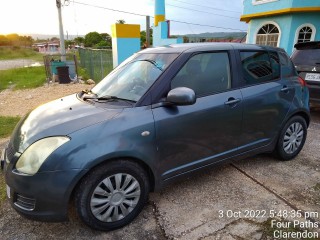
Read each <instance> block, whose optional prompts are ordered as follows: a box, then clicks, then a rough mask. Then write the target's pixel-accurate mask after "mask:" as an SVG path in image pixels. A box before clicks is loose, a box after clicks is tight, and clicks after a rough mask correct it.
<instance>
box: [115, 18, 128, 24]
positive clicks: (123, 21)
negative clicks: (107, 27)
mask: <svg viewBox="0 0 320 240" xmlns="http://www.w3.org/2000/svg"><path fill="white" fill-rule="evenodd" d="M116 23H117V24H125V23H126V21H125V20H123V19H119V20H117V21H116Z"/></svg>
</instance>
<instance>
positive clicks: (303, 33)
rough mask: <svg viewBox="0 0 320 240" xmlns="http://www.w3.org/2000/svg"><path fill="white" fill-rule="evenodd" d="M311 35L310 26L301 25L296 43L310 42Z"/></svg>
mask: <svg viewBox="0 0 320 240" xmlns="http://www.w3.org/2000/svg"><path fill="white" fill-rule="evenodd" d="M311 37H312V29H311V27H308V26H306V27H302V28H301V29H300V31H299V35H298V41H297V43H302V42H310V41H311Z"/></svg>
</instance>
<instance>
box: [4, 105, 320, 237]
mask: <svg viewBox="0 0 320 240" xmlns="http://www.w3.org/2000/svg"><path fill="white" fill-rule="evenodd" d="M319 147H320V111H317V112H312V122H311V124H310V126H309V131H308V137H307V141H306V144H305V147H304V148H303V150H302V152H301V153H300V154H299V156H298V157H297V158H296V159H294V160H293V161H287V162H282V161H278V160H276V159H274V158H272V157H270V156H268V155H259V156H255V157H251V158H247V159H244V160H241V161H237V162H233V163H231V164H227V165H224V166H220V167H217V168H214V169H211V170H207V171H205V172H202V173H201V174H198V175H196V176H193V177H190V178H189V179H185V180H183V181H179V182H177V183H175V184H172V185H170V186H168V187H167V188H165V189H164V190H163V191H161V192H159V193H151V194H150V199H149V202H148V204H147V206H146V207H145V208H144V210H143V211H142V213H141V214H140V215H139V216H138V218H137V219H135V220H134V221H133V222H132V223H131V224H129V225H128V226H126V227H124V228H122V229H119V230H116V231H112V232H107V233H106V232H99V231H94V230H91V229H89V228H88V227H86V226H85V225H83V224H82V223H81V222H80V220H79V219H78V218H77V217H76V216H72V218H71V220H70V221H69V222H65V223H41V222H34V221H30V220H27V219H25V218H22V217H20V216H19V215H18V214H17V213H16V212H15V211H14V210H12V209H11V208H10V206H9V204H8V203H5V204H4V205H3V206H2V209H0V236H1V237H0V238H1V239H130V240H131V239H137V240H140V239H161V240H162V239H188V240H190V239H199V240H200V239H204V240H209V239H223V240H233V239H273V238H274V236H273V234H274V231H275V230H279V229H278V228H277V226H276V224H278V223H279V224H283V223H284V222H285V221H284V220H291V221H294V220H295V222H296V223H298V224H305V225H299V226H298V227H297V226H295V227H294V228H296V229H297V228H300V230H301V231H303V230H306V229H307V228H306V224H309V226H310V224H311V223H313V224H314V222H319V220H320V218H319V214H320V161H319ZM275 212H276V213H277V214H276V215H278V216H273V215H272V214H274V213H275ZM285 213H290V214H291V215H290V214H289V215H290V217H291V218H286V217H287V216H286V215H285ZM297 213H301V214H302V216H301V218H299V216H293V214H297ZM280 215H281V216H280ZM297 215H298V214H297ZM250 216H251V217H250ZM272 219H273V221H272ZM272 225H274V227H273V228H271V226H272ZM286 230H288V229H286V228H284V232H286ZM316 231H318V232H319V231H320V226H319V227H317V228H315V229H313V230H312V229H311V230H309V232H311V233H314V232H316ZM319 236H320V234H319Z"/></svg>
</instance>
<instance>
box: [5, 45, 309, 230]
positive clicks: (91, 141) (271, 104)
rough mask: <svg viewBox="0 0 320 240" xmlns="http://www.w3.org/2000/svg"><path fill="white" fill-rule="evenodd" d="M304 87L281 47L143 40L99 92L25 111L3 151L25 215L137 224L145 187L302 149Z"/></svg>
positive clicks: (14, 199)
mask: <svg viewBox="0 0 320 240" xmlns="http://www.w3.org/2000/svg"><path fill="white" fill-rule="evenodd" d="M308 104H309V92H308V89H307V88H306V84H305V82H304V80H303V79H301V78H300V77H299V76H298V75H297V72H296V70H295V67H294V66H293V64H292V62H291V60H290V58H289V57H288V56H287V54H286V53H285V52H284V50H282V49H279V48H272V47H266V46H257V45H245V44H229V43H226V44H213V43H212V44H211V43H210V44H180V45H170V46H166V47H160V48H152V49H146V50H143V51H141V52H139V53H137V54H135V55H133V56H132V57H130V58H129V59H127V60H126V61H125V62H124V63H122V64H121V65H120V66H119V67H117V68H116V69H115V70H114V71H112V72H111V73H110V74H109V75H108V76H107V77H106V78H105V79H103V80H102V81H101V82H100V83H99V84H98V85H96V86H95V87H94V88H93V89H92V90H86V91H82V92H80V93H77V94H74V95H71V96H66V97H63V98H61V99H58V100H55V101H53V102H50V103H47V104H45V105H42V106H40V107H38V108H37V109H35V110H34V111H32V112H30V113H29V114H28V115H27V116H25V117H24V118H23V119H22V120H21V121H20V122H19V123H18V125H17V126H16V128H15V130H14V132H13V134H12V136H11V140H10V142H9V144H8V146H7V148H6V150H5V151H4V154H3V161H2V162H3V164H2V165H3V168H4V172H5V180H6V184H7V195H8V199H9V201H10V203H11V205H12V207H13V208H14V209H15V210H16V211H17V212H19V213H20V214H22V215H24V216H26V217H29V218H32V219H35V220H43V221H53V220H54V221H60V220H65V219H67V217H68V206H69V203H74V206H75V208H76V210H77V212H78V214H79V216H80V218H81V219H82V220H83V221H84V222H85V223H86V224H87V225H89V226H90V227H92V228H94V229H99V230H112V229H116V228H119V227H122V226H124V225H126V224H128V223H129V222H131V221H132V220H133V219H134V218H135V217H136V216H137V215H138V214H139V213H140V211H141V210H142V208H143V206H144V204H145V203H146V201H147V197H148V193H149V192H150V191H157V190H159V189H161V188H162V187H163V186H165V185H166V184H168V183H170V182H172V181H174V180H176V179H178V178H179V177H184V176H186V175H188V174H191V173H193V172H196V171H198V170H202V169H204V168H206V167H211V166H215V165H217V164H219V163H222V162H227V161H230V160H236V159H241V158H245V157H248V156H252V155H255V154H258V153H265V152H269V153H274V154H275V155H276V156H277V157H278V158H279V159H281V160H290V159H292V158H294V157H295V156H296V155H297V154H298V153H299V152H300V151H301V149H302V147H303V145H304V143H305V140H306V136H307V128H308V125H309V122H310V115H309V105H308Z"/></svg>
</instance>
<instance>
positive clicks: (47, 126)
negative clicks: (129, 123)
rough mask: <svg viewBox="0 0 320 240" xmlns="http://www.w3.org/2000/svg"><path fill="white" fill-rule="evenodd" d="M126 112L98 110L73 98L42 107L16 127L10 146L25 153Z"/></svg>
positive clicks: (66, 98) (62, 99)
mask: <svg viewBox="0 0 320 240" xmlns="http://www.w3.org/2000/svg"><path fill="white" fill-rule="evenodd" d="M122 110H123V109H122V108H118V109H108V108H103V109H102V108H98V107H95V106H94V105H92V104H89V103H87V102H83V101H81V100H79V99H78V98H77V96H76V94H74V95H70V96H67V97H64V98H61V99H57V100H55V101H52V102H49V103H46V104H44V105H41V106H39V107H38V108H36V109H35V110H33V111H32V112H30V113H29V114H28V115H26V116H25V117H24V118H23V119H21V121H20V122H19V124H18V125H17V126H16V128H15V130H14V132H13V135H12V138H11V143H12V144H13V147H14V149H15V150H16V151H17V152H20V153H22V152H23V151H24V150H25V149H26V148H27V147H28V146H29V145H30V144H32V143H33V142H35V141H37V140H39V139H41V138H45V137H49V136H66V135H69V134H70V133H72V132H75V131H77V130H80V129H82V128H85V127H88V126H91V125H93V124H96V123H99V122H104V121H107V120H109V119H111V118H113V117H114V116H115V115H117V114H119V113H120V112H121V111H122Z"/></svg>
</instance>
